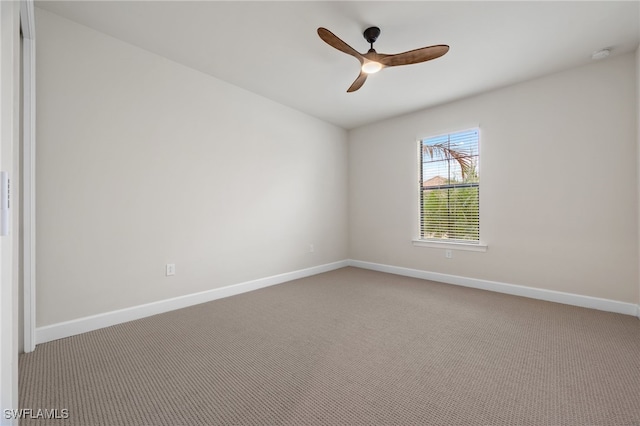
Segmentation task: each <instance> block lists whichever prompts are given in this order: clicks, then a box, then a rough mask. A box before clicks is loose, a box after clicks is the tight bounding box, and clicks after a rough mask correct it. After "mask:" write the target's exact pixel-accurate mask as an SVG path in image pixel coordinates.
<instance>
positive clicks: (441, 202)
mask: <svg viewBox="0 0 640 426" xmlns="http://www.w3.org/2000/svg"><path fill="white" fill-rule="evenodd" d="M479 133H480V132H479V129H472V130H466V131H461V132H456V133H450V134H446V135H441V136H434V137H430V138H427V139H423V140H421V141H420V188H419V189H420V240H421V241H425V240H426V241H429V240H431V241H441V242H451V243H471V244H478V243H479V241H480V203H479V198H480V197H479V196H480V177H479V168H478V159H479Z"/></svg>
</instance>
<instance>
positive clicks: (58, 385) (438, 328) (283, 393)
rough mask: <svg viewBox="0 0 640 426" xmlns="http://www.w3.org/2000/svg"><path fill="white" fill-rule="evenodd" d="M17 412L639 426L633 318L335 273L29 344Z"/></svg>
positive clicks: (178, 421) (82, 421)
mask: <svg viewBox="0 0 640 426" xmlns="http://www.w3.org/2000/svg"><path fill="white" fill-rule="evenodd" d="M20 404H21V407H22V408H32V409H34V410H36V409H38V408H42V409H44V408H47V409H52V408H57V409H68V413H69V418H68V419H66V420H52V421H44V420H28V421H23V422H21V425H45V424H51V425H60V426H62V425H81V426H93V425H105V426H118V425H136V426H142V425H149V426H151V425H153V426H159V425H167V426H179V425H278V424H290V425H321V424H330V425H349V424H354V425H356V424H361V425H364V424H370V425H373V424H375V425H383V424H396V425H413V424H417V425H428V424H442V425H633V426H640V321H639V320H638V319H637V318H635V317H631V316H625V315H619V314H612V313H606V312H600V311H595V310H589V309H583V308H577V307H571V306H566V305H560V304H554V303H549V302H542V301H536V300H530V299H525V298H519V297H514V296H508V295H502V294H497V293H490V292H485V291H480V290H473V289H467V288H463V287H456V286H451V285H445V284H438V283H433V282H428V281H422V280H418V279H412V278H406V277H399V276H395V275H389V274H383V273H379V272H372V271H366V270H361V269H356V268H345V269H341V270H337V271H333V272H329V273H325V274H321V275H317V276H315V277H310V278H305V279H301V280H297V281H292V282H289V283H286V284H281V285H278V286H274V287H269V288H266V289H262V290H258V291H255V292H251V293H246V294H243V295H239V296H234V297H231V298H227V299H221V300H217V301H214V302H210V303H206V304H202V305H198V306H194V307H191V308H186V309H182V310H180V311H174V312H170V313H166V314H162V315H156V316H154V317H150V318H145V319H142V320H138V321H133V322H130V323H127V324H122V325H118V326H114V327H110V328H107V329H103V330H98V331H95V332H91V333H86V334H83V335H80V336H75V337H70V338H67V339H62V340H58V341H54V342H49V343H46V344H42V345H38V347H37V349H36V351H35V352H33V353H31V354H26V355H22V356H21V357H20ZM34 412H35V411H34Z"/></svg>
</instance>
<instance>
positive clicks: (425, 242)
mask: <svg viewBox="0 0 640 426" xmlns="http://www.w3.org/2000/svg"><path fill="white" fill-rule="evenodd" d="M469 131H477V132H478V157H477V158H478V163H477V164H478V169H480V163H481V161H482V160H481V157H482V156H481V155H480V140H481V138H482V135H481V129H480V126H478V125H477V126H471V127H468V128H462V129H460V128H459V129H457V130H452V131H448V132H442V133H436V134H432V135H429V136H425V137H419V138H417V151H418V156H417V159H418V162H417V176H418V179H417V185H416V189H417V191H416V194H417V197H416V199H417V209H416V210H415V211H416V213H417V215H416V216H417V221H416V222H417V226H416V228H415V229H416V234H417V236H416V237H415V238H413V240H412V244H413V245H414V246H415V247H428V248H441V249H450V250H451V249H452V250H464V251H476V252H485V251H487V248H488V246H487V244H485V243H484V242H483V239H482V232H481V231H482V230H481V229H480V226H479V229H478V240H477V241H471V240H455V239H451V240H448V239H438V238H429V239H425V238H422V223H421V215H422V208H423V207H422V197H423V191H424V190H423V188H422V183H423V182H422V160H423V157H422V155H423V154H422V144H423V141H425V140H427V139H432V138H438V137H442V136H447V135H451V134H456V133H464V132H469ZM478 188H480V182H478ZM478 204H479V205H480V204H481V200H480V191H479V193H478ZM481 211H482V210H481V209H480V208H479V209H478V225H480V223H481V222H482V220H481V216H482V215H481Z"/></svg>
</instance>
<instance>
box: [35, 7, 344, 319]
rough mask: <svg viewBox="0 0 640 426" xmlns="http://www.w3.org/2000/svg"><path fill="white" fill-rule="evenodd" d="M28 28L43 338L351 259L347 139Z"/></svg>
mask: <svg viewBox="0 0 640 426" xmlns="http://www.w3.org/2000/svg"><path fill="white" fill-rule="evenodd" d="M36 19H37V20H36V23H37V32H38V39H37V75H38V79H37V87H38V108H37V120H38V121H37V134H38V153H37V167H38V171H37V191H38V193H37V223H38V236H37V238H38V239H37V258H38V266H37V277H38V282H37V295H38V296H37V325H38V326H44V325H49V324H54V323H58V322H61V321H66V320H72V319H76V318H80V317H84V316H88V315H94V314H99V313H102V312H108V311H112V310H116V309H121V308H126V307H130V306H136V305H140V304H144V303H149V302H153V301H157V300H163V299H167V298H171V297H175V296H180V295H185V294H191V293H195V292H200V291H204V290H208V289H212V288H216V287H221V286H226V285H229V284H235V283H240V282H244V281H247V280H252V279H257V278H263V277H268V276H272V275H275V274H280V273H285V272H290V271H295V270H299V269H303V268H308V267H312V266H316V265H321V264H325V263H329V262H334V261H338V260H343V259H346V258H347V133H346V132H345V131H344V130H342V129H340V128H337V127H335V126H332V125H329V124H326V123H324V122H322V121H319V120H317V119H315V118H311V117H309V116H307V115H304V114H302V113H299V112H297V111H294V110H292V109H290V108H287V107H284V106H282V105H280V104H277V103H274V102H272V101H269V100H267V99H265V98H262V97H259V96H257V95H254V94H252V93H249V92H247V91H244V90H242V89H239V88H237V87H235V86H232V85H229V84H227V83H224V82H221V81H220V80H217V79H215V78H213V77H210V76H207V75H204V74H202V73H199V72H196V71H194V70H191V69H189V68H186V67H184V66H181V65H179V64H176V63H174V62H171V61H168V60H166V59H163V58H161V57H159V56H156V55H154V54H151V53H148V52H146V51H143V50H141V49H138V48H136V47H133V46H131V45H128V44H125V43H123V42H120V41H118V40H116V39H113V38H110V37H108V36H106V35H103V34H101V33H98V32H96V31H93V30H91V29H88V28H86V27H83V26H80V25H77V24H75V23H72V22H71V21H68V20H65V19H62V18H60V17H57V16H56V15H53V14H50V13H48V12H44V11H42V10H39V9H38V10H37V16H36ZM257 77H258V76H257ZM309 244H313V245H314V246H315V251H314V252H313V253H310V252H309ZM166 263H175V264H176V269H177V275H176V276H174V277H165V276H164V267H165V264H166Z"/></svg>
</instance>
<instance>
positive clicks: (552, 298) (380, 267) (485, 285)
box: [348, 259, 640, 318]
mask: <svg viewBox="0 0 640 426" xmlns="http://www.w3.org/2000/svg"><path fill="white" fill-rule="evenodd" d="M348 263H349V266H354V267H357V268H362V269H371V270H373V271H380V272H387V273H390V274H395V275H404V276H407V277H413V278H421V279H424V280H431V281H438V282H442V283H446V284H454V285H459V286H464V287H472V288H477V289H481V290H489V291H495V292H497V293H505V294H511V295H514V296H523V297H529V298H531V299H539V300H546V301H549V302H556V303H563V304H565V305H573V306H580V307H583V308H591V309H598V310H600V311H607V312H615V313H619V314H626V315H633V316H637V317H638V318H640V305H635V304H633V303H625V302H618V301H616V300H609V299H600V298H598V297H591V296H582V295H579V294H573V293H563V292H560V291H553V290H545V289H541V288H533V287H526V286H521V285H515V284H505V283H500V282H496V281H488V280H481V279H477V278H466V277H460V276H457V275H448V274H440V273H437V272H428V271H422V270H419V269H410V268H402V267H399V266H391V265H384V264H380V263H372V262H364V261H361V260H352V259H350V260H349V262H348Z"/></svg>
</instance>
